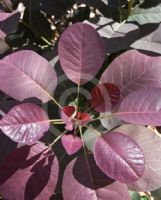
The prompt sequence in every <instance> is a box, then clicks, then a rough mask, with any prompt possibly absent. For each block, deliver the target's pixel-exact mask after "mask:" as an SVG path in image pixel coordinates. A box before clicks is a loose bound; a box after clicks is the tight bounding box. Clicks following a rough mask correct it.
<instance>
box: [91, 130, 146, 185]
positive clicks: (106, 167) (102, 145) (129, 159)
mask: <svg viewBox="0 0 161 200" xmlns="http://www.w3.org/2000/svg"><path fill="white" fill-rule="evenodd" d="M94 156H95V160H96V164H97V165H98V167H99V168H100V169H101V170H102V171H103V172H104V173H105V174H106V175H107V176H109V177H111V178H113V179H115V180H118V181H120V182H122V183H131V182H134V181H136V180H138V179H139V178H140V177H141V176H142V175H143V173H144V154H143V152H142V150H141V149H140V147H139V146H138V144H137V143H136V142H135V141H134V140H133V139H131V138H130V137H128V136H126V135H124V134H122V133H120V132H111V133H107V134H105V135H102V136H101V137H98V138H97V140H96V143H95V149H94Z"/></svg>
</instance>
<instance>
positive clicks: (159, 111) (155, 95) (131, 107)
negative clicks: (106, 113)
mask: <svg viewBox="0 0 161 200" xmlns="http://www.w3.org/2000/svg"><path fill="white" fill-rule="evenodd" d="M116 115H117V116H118V117H119V118H120V119H122V120H124V121H126V122H129V123H134V124H140V125H154V126H160V125H161V89H159V88H145V89H141V90H138V91H135V92H132V93H131V94H129V95H128V96H127V97H126V98H125V99H124V100H123V101H122V103H121V105H120V107H119V109H118V113H116Z"/></svg>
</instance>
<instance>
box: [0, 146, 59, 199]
mask: <svg viewBox="0 0 161 200" xmlns="http://www.w3.org/2000/svg"><path fill="white" fill-rule="evenodd" d="M46 149H47V147H46V146H45V145H44V144H43V143H38V144H35V145H32V146H23V147H21V148H18V149H16V150H15V151H14V152H13V153H12V154H11V155H10V156H9V157H8V158H7V159H6V160H5V161H4V162H3V163H2V164H1V165H0V193H1V195H2V196H3V198H4V199H16V200H22V199H26V200H27V199H35V200H40V199H49V198H50V197H51V195H52V194H53V192H54V189H55V187H56V184H57V180H58V174H59V165H58V160H57V157H56V156H55V154H54V153H53V152H52V151H45V150H46ZM44 151H45V152H44ZM16 183H20V184H19V186H18V187H17V184H16Z"/></svg>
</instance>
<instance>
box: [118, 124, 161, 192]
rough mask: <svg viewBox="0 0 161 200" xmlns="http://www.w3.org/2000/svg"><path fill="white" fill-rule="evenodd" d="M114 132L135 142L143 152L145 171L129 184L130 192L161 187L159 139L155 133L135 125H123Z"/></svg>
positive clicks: (160, 140) (160, 149)
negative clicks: (124, 135)
mask: <svg viewBox="0 0 161 200" xmlns="http://www.w3.org/2000/svg"><path fill="white" fill-rule="evenodd" d="M115 131H119V132H122V133H124V134H126V135H127V136H129V137H131V138H132V139H133V140H135V141H136V142H137V143H138V145H139V146H140V148H141V149H142V150H143V152H144V156H145V171H144V174H143V176H142V177H141V178H140V179H139V180H138V181H135V182H133V183H131V184H128V187H129V189H130V190H134V191H152V190H155V189H157V188H159V187H160V186H161V137H160V136H159V135H157V134H156V133H155V132H153V131H151V130H149V129H147V128H145V127H143V126H136V125H123V126H121V127H119V128H117V129H115Z"/></svg>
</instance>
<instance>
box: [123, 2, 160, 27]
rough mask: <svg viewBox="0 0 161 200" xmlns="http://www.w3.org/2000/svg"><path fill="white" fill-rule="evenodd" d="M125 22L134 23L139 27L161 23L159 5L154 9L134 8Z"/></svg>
mask: <svg viewBox="0 0 161 200" xmlns="http://www.w3.org/2000/svg"><path fill="white" fill-rule="evenodd" d="M127 21H129V22H131V21H135V22H137V23H138V24H140V25H143V24H147V23H160V22H161V3H160V4H158V5H157V6H155V7H152V8H148V9H144V8H140V7H138V6H136V7H135V8H134V9H133V11H132V12H131V15H130V16H129V17H128V19H127Z"/></svg>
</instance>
